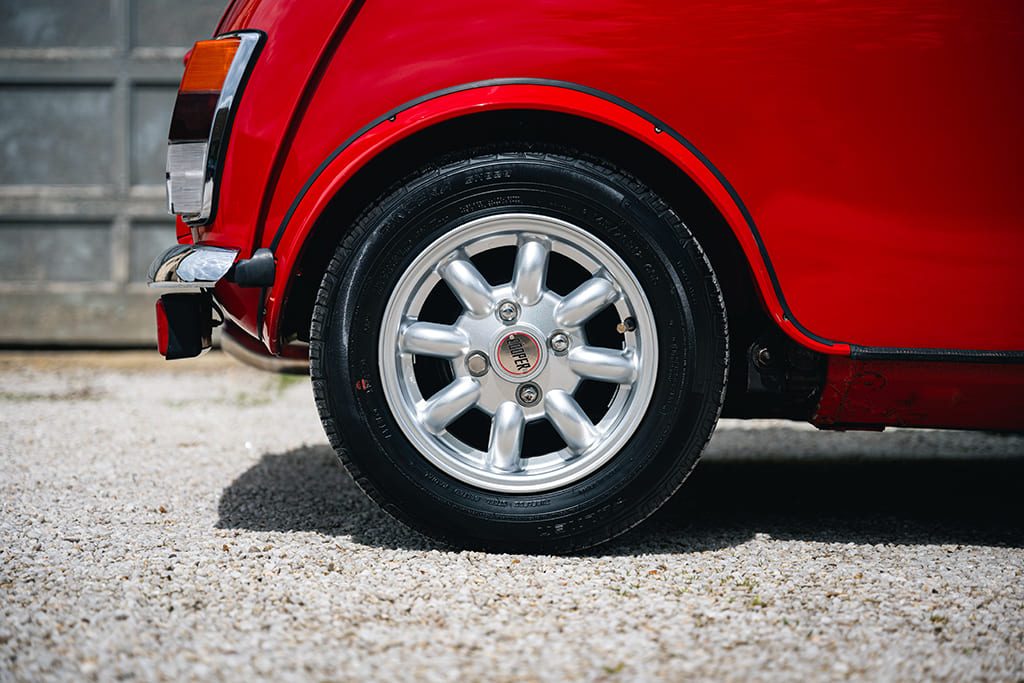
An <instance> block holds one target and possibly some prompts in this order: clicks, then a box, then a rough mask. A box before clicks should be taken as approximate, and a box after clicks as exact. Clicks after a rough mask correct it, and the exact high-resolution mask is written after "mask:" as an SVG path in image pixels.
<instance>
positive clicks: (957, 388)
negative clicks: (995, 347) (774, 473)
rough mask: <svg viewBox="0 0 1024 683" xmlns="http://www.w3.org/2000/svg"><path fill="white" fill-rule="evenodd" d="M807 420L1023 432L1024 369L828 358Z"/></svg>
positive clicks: (835, 425)
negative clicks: (822, 384) (817, 401)
mask: <svg viewBox="0 0 1024 683" xmlns="http://www.w3.org/2000/svg"><path fill="white" fill-rule="evenodd" d="M813 422H814V424H815V425H817V426H818V427H821V428H824V429H842V428H845V427H856V426H858V425H859V426H860V428H863V426H864V425H874V426H878V427H881V426H896V427H900V426H909V427H951V428H955V427H963V428H970V429H994V430H1017V431H1019V430H1021V429H1024V365H984V364H980V363H975V364H971V363H921V362H898V361H891V362H890V361H855V360H851V359H849V358H843V357H841V356H830V357H829V366H828V379H827V380H826V382H825V389H824V391H823V392H822V396H821V403H820V405H819V406H818V412H817V415H815V417H814V419H813Z"/></svg>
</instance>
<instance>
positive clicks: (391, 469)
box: [310, 152, 728, 552]
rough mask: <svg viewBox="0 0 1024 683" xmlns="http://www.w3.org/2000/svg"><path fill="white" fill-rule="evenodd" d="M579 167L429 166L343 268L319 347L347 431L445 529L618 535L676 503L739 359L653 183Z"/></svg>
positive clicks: (678, 225)
mask: <svg viewBox="0 0 1024 683" xmlns="http://www.w3.org/2000/svg"><path fill="white" fill-rule="evenodd" d="M581 157H582V155H572V156H567V155H562V154H538V153H530V154H527V153H517V152H508V153H504V154H497V155H493V154H492V155H488V156H479V157H471V158H468V159H464V160H460V161H457V162H455V163H451V164H449V165H446V166H444V167H442V168H440V169H437V168H431V169H425V170H424V171H423V172H421V173H419V174H416V175H415V176H414V177H412V178H410V179H409V180H408V181H407V182H405V183H403V184H402V185H401V186H400V187H398V188H396V189H394V190H393V191H391V192H389V193H387V194H386V195H385V196H384V197H383V198H381V200H380V201H379V202H377V203H376V204H375V205H374V206H373V207H371V208H370V209H368V210H367V211H366V212H365V213H364V214H363V216H362V217H361V218H360V219H359V220H358V221H357V222H356V224H355V225H354V226H353V228H352V231H351V233H350V234H349V236H348V237H347V238H346V239H345V241H344V242H343V244H342V245H341V246H340V247H339V248H338V251H337V253H336V254H335V256H334V258H333V260H332V261H331V263H330V265H329V267H328V270H327V273H326V275H325V277H324V280H323V284H322V285H321V289H320V292H319V295H318V298H317V303H316V306H315V309H314V313H313V324H312V330H311V335H310V337H311V346H310V356H311V360H312V374H313V384H314V391H315V395H316V398H317V405H318V408H319V410H320V414H321V417H322V419H323V422H324V426H325V428H326V431H327V434H328V437H329V438H330V440H331V442H332V445H333V446H334V447H335V449H336V450H337V451H338V453H339V455H340V456H341V459H342V461H343V462H344V463H345V464H346V466H347V467H348V469H349V470H350V472H351V473H352V475H353V477H354V478H355V480H356V481H357V482H358V483H359V484H360V485H361V486H362V487H363V489H364V490H365V491H366V492H367V493H368V494H369V495H370V496H371V497H373V498H374V499H375V500H376V501H378V502H379V503H381V504H382V505H383V507H384V508H385V509H386V510H388V511H389V512H391V513H392V514H393V515H394V516H395V517H397V518H398V519H400V520H402V521H403V522H405V523H406V524H408V525H410V526H412V527H413V528H415V529H418V530H419V531H421V532H423V533H425V534H427V535H429V536H432V537H434V538H437V539H440V540H443V541H446V542H449V543H452V544H455V545H459V546H466V547H479V548H487V549H499V550H525V551H542V552H566V551H570V550H575V549H580V548H584V547H587V546H591V545H595V544H597V543H600V542H603V541H605V540H608V539H610V538H612V537H614V536H616V535H618V534H620V533H622V532H624V531H626V530H627V529H629V528H630V527H632V526H634V525H636V524H638V523H639V522H640V521H642V520H643V519H644V518H645V517H647V516H648V515H650V514H651V513H652V512H654V510H656V509H657V508H658V507H659V506H660V505H661V504H662V503H664V502H665V501H666V500H667V499H668V498H669V497H670V496H671V495H672V493H673V492H674V491H675V490H676V489H677V488H678V487H679V486H680V485H681V484H682V482H683V480H684V479H685V478H686V476H687V474H688V473H689V472H690V470H691V469H692V468H693V466H694V464H695V463H696V461H697V458H698V457H699V455H700V451H701V450H702V449H703V447H704V445H705V444H706V442H707V440H708V438H709V437H710V434H711V432H712V430H713V428H714V425H715V422H716V420H717V417H718V412H719V408H720V406H721V402H722V395H723V387H724V382H725V375H726V363H727V355H728V349H727V334H726V322H725V310H724V304H723V302H722V296H721V292H720V290H719V287H718V284H717V281H716V279H715V276H714V273H713V271H712V269H711V266H710V264H709V263H708V261H707V259H706V258H705V256H704V254H703V252H702V251H701V249H700V247H699V245H698V244H697V242H696V241H695V240H694V239H693V237H692V236H691V235H690V234H689V232H688V231H687V229H686V227H685V226H684V225H683V224H682V222H681V221H680V220H679V218H678V217H677V216H676V214H675V213H673V212H672V211H671V210H669V209H668V207H667V206H666V205H665V204H664V202H662V201H661V200H660V199H659V198H658V197H657V196H656V195H655V194H654V193H653V192H651V191H650V190H649V189H647V188H646V187H645V186H643V185H642V184H641V183H639V182H638V181H637V180H635V179H633V178H631V177H629V176H628V175H626V174H624V173H623V172H621V171H619V170H617V169H615V168H613V167H611V166H610V165H609V164H607V163H605V162H601V161H597V160H592V159H583V158H581Z"/></svg>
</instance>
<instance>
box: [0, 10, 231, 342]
mask: <svg viewBox="0 0 1024 683" xmlns="http://www.w3.org/2000/svg"><path fill="white" fill-rule="evenodd" d="M223 4H224V2H223V0H174V1H173V2H169V1H167V0H74V1H73V2H72V1H69V0H0V343H7V344H10V343H17V344H138V343H151V341H152V339H153V320H152V318H153V308H152V302H153V300H154V298H155V297H154V296H153V295H151V294H150V293H149V292H148V291H147V290H146V287H145V282H144V279H145V273H146V268H147V266H148V265H149V261H150V260H151V259H152V258H153V257H154V256H155V255H156V254H157V253H159V251H160V250H161V249H162V248H163V247H165V246H167V245H168V244H170V243H171V242H173V240H174V227H173V222H172V221H171V219H170V217H169V216H167V214H166V209H165V206H166V204H165V200H164V189H163V177H164V170H163V167H164V150H165V145H166V140H167V124H168V118H169V116H170V111H171V106H172V104H173V102H174V93H175V89H176V87H177V83H178V79H179V78H180V76H181V69H182V66H181V58H182V57H183V56H184V54H185V51H186V50H187V49H188V47H189V46H191V44H192V43H193V42H194V41H195V40H198V39H200V38H204V37H208V36H209V34H210V32H211V31H212V30H213V27H214V26H215V24H216V21H217V18H218V17H219V15H220V12H221V10H222V9H223Z"/></svg>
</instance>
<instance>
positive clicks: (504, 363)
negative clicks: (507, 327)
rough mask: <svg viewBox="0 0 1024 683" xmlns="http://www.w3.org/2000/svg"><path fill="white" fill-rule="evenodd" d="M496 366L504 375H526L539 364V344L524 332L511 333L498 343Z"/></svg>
mask: <svg viewBox="0 0 1024 683" xmlns="http://www.w3.org/2000/svg"><path fill="white" fill-rule="evenodd" d="M495 355H496V356H497V358H498V365H500V366H501V369H502V370H504V371H505V373H506V374H509V375H514V376H516V377H521V376H523V375H528V374H530V373H531V372H533V370H534V369H535V368H536V367H537V363H539V362H540V344H539V343H538V342H537V340H536V339H534V338H533V335H531V334H527V333H526V332H512V333H511V334H507V335H505V337H504V338H503V339H502V340H501V341H500V342H498V353H497V354H495Z"/></svg>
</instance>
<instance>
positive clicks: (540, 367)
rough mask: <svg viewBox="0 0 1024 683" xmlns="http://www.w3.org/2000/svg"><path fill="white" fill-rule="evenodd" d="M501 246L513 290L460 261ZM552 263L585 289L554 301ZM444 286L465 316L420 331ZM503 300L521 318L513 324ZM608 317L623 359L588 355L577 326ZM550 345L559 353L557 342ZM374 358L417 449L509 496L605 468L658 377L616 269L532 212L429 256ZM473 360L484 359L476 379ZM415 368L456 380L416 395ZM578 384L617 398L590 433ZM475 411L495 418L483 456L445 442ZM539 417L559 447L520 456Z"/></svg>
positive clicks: (585, 238)
mask: <svg viewBox="0 0 1024 683" xmlns="http://www.w3.org/2000/svg"><path fill="white" fill-rule="evenodd" d="M510 246H514V247H516V259H515V266H514V270H513V277H512V281H511V282H509V283H507V284H504V285H498V286H492V285H491V284H490V283H489V282H488V281H487V280H486V279H485V278H484V276H483V275H482V274H481V273H480V271H479V270H478V269H477V268H476V266H475V265H474V264H473V262H472V261H471V260H470V259H471V257H473V256H476V255H478V254H481V253H482V252H485V251H489V250H492V249H498V248H501V247H510ZM552 252H554V253H558V254H560V255H562V256H565V257H567V258H569V259H571V260H572V261H574V262H575V263H576V264H578V265H579V266H581V267H582V268H584V269H585V270H586V271H587V272H588V273H590V274H591V277H590V279H588V280H586V281H585V282H583V283H582V284H580V285H579V286H578V287H576V289H574V290H573V291H571V292H569V293H568V294H566V295H565V296H562V295H559V294H558V293H556V292H554V291H552V290H550V289H549V288H548V287H547V285H546V278H547V271H548V259H549V255H550V254H551V253H552ZM442 281H443V282H444V283H445V284H446V285H447V286H448V288H449V289H450V290H451V291H452V293H453V294H454V295H455V297H456V298H457V299H458V301H459V302H460V303H461V305H462V314H461V315H460V316H459V318H458V319H457V320H456V321H455V322H454V323H453V324H450V325H445V324H438V323H434V322H428V321H421V320H419V315H420V313H421V310H422V308H423V305H424V302H425V301H426V300H427V297H428V296H429V295H430V293H431V291H433V289H434V288H435V287H436V286H438V284H439V283H441V282H442ZM510 302H511V303H514V304H515V308H516V309H518V310H516V311H515V314H514V315H513V312H512V307H509V306H508V304H509V303H510ZM609 306H613V307H614V308H615V312H616V314H617V315H618V319H619V320H621V321H626V320H630V325H629V326H626V328H625V329H627V331H626V332H625V333H624V335H623V336H624V338H625V342H624V344H623V348H621V349H609V348H603V347H598V346H590V345H589V344H588V340H587V334H586V330H585V329H584V326H585V325H586V323H587V321H588V320H590V319H591V318H593V317H594V316H595V315H597V314H598V313H600V312H601V311H602V310H604V309H606V308H607V307H609ZM634 324H635V326H634ZM629 327H633V329H631V330H630V329H629ZM554 335H564V336H565V337H567V338H568V350H567V351H565V352H561V353H555V352H553V351H552V349H551V346H550V340H551V339H552V337H553V336H554ZM556 342H558V344H557V345H558V346H559V347H561V342H562V338H561V336H558V338H557V339H556ZM378 351H379V362H380V371H381V376H382V378H383V384H384V386H383V389H384V394H385V397H386V398H387V402H388V405H389V407H390V408H391V412H392V414H393V415H394V417H395V419H396V420H397V422H398V424H399V426H400V427H401V429H402V432H403V433H404V434H405V436H406V437H407V438H408V439H409V440H410V441H411V442H412V444H413V445H414V446H415V447H416V449H417V450H418V451H419V452H420V453H421V454H422V455H423V456H424V457H425V458H427V460H429V461H430V462H431V463H432V464H434V465H435V466H437V467H439V468H440V469H441V470H443V471H444V472H446V473H448V474H449V475H451V476H453V477H455V478H456V479H459V480H460V481H462V482H464V483H466V484H470V485H472V486H477V487H479V488H482V489H486V490H490V491H497V492H505V493H535V492H539V491H547V490H550V489H554V488H558V487H561V486H565V485H567V484H570V483H572V482H575V481H578V480H580V479H581V478H583V477H585V476H587V475H588V474H590V473H591V472H593V471H595V470H596V469H597V468H599V467H601V466H602V465H604V464H605V463H606V462H608V461H609V460H610V459H611V458H612V457H614V456H615V454H616V453H618V452H619V451H620V450H621V449H622V447H623V446H624V445H625V444H626V442H627V441H628V440H629V438H630V436H632V435H633V432H634V431H635V430H636V428H637V427H638V426H639V424H640V420H641V419H642V418H643V416H644V414H645V413H646V411H647V407H648V404H649V403H650V400H651V395H652V393H653V391H654V383H655V378H656V376H657V369H658V346H657V332H656V329H655V325H654V316H653V313H652V311H651V307H650V303H649V302H648V301H647V297H646V296H645V295H644V293H643V290H642V289H641V287H640V284H639V282H637V280H636V278H635V277H634V276H633V273H632V272H631V271H630V270H629V268H628V267H627V266H626V264H625V263H624V262H623V261H622V259H621V258H619V256H618V255H617V254H615V252H613V251H612V250H611V249H610V248H609V247H608V246H606V245H605V244H604V243H602V242H601V241H599V240H598V239H597V238H595V237H594V236H593V235H591V234H590V233H588V232H587V231H585V230H583V229H581V228H579V227H577V226H575V225H572V224H570V223H567V222H565V221H562V220H558V219H555V218H550V217H547V216H540V215H535V214H501V215H496V216H489V217H486V218H481V219H478V220H474V221H471V222H469V223H466V224H464V225H461V226H459V227H457V228H455V229H453V230H451V231H450V232H449V233H448V234H446V235H445V236H444V237H442V238H440V239H438V240H437V241H435V242H434V243H433V244H431V245H430V246H429V247H428V248H427V249H426V250H425V251H424V252H423V253H421V254H420V255H419V256H418V257H417V258H416V259H415V260H414V261H413V263H412V264H411V265H410V266H409V268H408V269H407V270H406V272H405V273H404V274H403V275H402V277H401V278H400V280H399V282H398V285H397V287H396V288H395V290H394V291H393V292H392V294H391V296H390V299H389V301H388V305H387V308H386V310H385V312H384V322H383V325H382V326H381V332H380V339H379V342H378ZM479 354H483V355H484V356H486V358H487V359H488V368H487V370H486V371H484V372H483V374H479V370H480V368H481V367H482V364H481V363H479V359H478V357H479ZM416 356H432V357H435V358H442V359H446V360H447V361H449V362H450V363H451V371H452V374H453V375H454V379H453V381H451V383H449V384H448V385H447V386H446V387H444V388H442V389H441V390H440V391H438V392H436V393H435V394H434V395H432V396H423V395H422V393H421V391H420V387H419V384H418V382H417V379H416V373H415V365H414V364H415V359H416ZM467 359H471V360H472V361H473V363H472V364H473V365H474V369H475V371H473V372H471V370H470V368H469V367H467ZM583 380H594V381H598V382H604V383H609V384H614V385H616V386H617V388H616V390H615V391H614V395H613V397H612V399H611V402H610V404H609V405H608V409H607V411H606V412H605V413H604V415H603V416H602V417H601V418H600V419H599V420H598V421H597V424H594V423H593V422H592V421H591V419H590V418H589V417H588V416H587V414H586V413H585V412H584V410H583V409H582V408H581V406H580V404H579V403H578V402H577V400H576V398H575V397H574V393H575V392H576V391H577V390H580V391H585V390H586V389H587V387H586V386H585V385H584V386H583V387H581V386H580V385H581V383H582V382H583ZM524 383H530V384H533V385H535V386H536V387H537V388H538V389H539V392H538V393H539V397H538V398H537V399H536V400H535V401H534V402H532V403H529V402H527V401H524V400H522V399H523V397H522V395H521V392H520V391H519V390H520V388H521V387H522V385H523V384H524ZM527 393H528V394H529V392H527ZM473 408H477V409H479V410H480V411H482V412H483V413H485V414H487V415H488V416H490V418H491V430H490V439H489V446H488V449H487V451H486V452H485V451H481V450H479V449H476V448H473V447H471V446H469V445H468V444H466V443H464V442H463V441H461V440H460V439H458V438H456V437H455V436H454V435H453V434H452V433H450V432H449V431H447V428H448V427H449V426H450V425H452V423H454V422H455V421H456V420H457V419H458V418H459V417H461V416H462V415H464V414H465V413H466V412H468V411H469V410H471V409H473ZM545 418H546V419H547V420H548V422H550V423H551V426H552V427H554V429H555V431H556V432H557V433H558V434H559V435H560V436H561V438H562V440H563V441H564V442H565V444H566V447H565V448H563V449H561V450H559V451H556V452H551V453H545V454H541V455H535V456H533V457H522V448H523V433H524V428H525V426H526V424H527V423H528V422H531V421H535V420H541V419H545Z"/></svg>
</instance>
